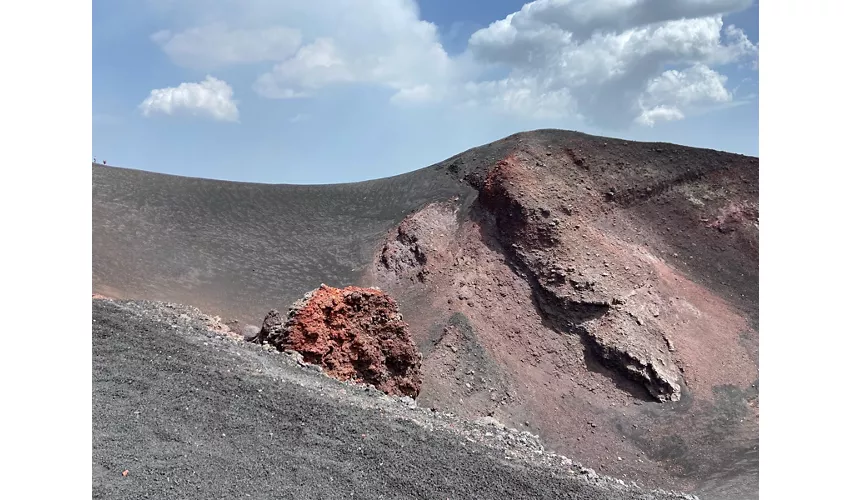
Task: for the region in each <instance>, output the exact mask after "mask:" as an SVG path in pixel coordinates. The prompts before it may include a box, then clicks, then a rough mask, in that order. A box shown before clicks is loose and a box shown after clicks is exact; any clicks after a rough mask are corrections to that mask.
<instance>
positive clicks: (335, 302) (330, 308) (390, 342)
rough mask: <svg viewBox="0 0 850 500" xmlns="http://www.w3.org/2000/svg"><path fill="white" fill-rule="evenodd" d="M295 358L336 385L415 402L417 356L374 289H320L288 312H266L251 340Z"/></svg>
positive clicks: (393, 311) (392, 307) (391, 307)
mask: <svg viewBox="0 0 850 500" xmlns="http://www.w3.org/2000/svg"><path fill="white" fill-rule="evenodd" d="M257 340H258V341H259V342H268V343H269V344H271V345H273V346H274V347H276V348H277V349H278V350H281V351H283V350H292V351H297V352H299V353H301V355H302V356H303V357H304V361H306V362H307V363H311V364H314V365H318V366H321V367H322V368H323V369H324V371H325V373H327V374H328V375H329V376H331V377H334V378H337V379H339V380H352V379H353V380H356V381H358V382H364V383H367V384H371V385H373V386H375V387H376V388H378V389H380V390H381V391H384V392H386V393H387V394H393V395H399V396H410V397H416V396H417V395H418V394H419V389H420V386H421V385H422V380H421V375H420V371H419V370H420V365H421V362H422V356H421V355H420V353H419V351H418V350H417V348H416V345H415V344H414V343H413V340H412V339H411V337H410V334H409V332H408V329H407V324H406V323H405V322H404V321H403V320H402V316H401V314H399V311H398V304H396V302H395V300H393V299H392V298H391V297H390V296H389V295H387V294H385V293H383V292H382V291H380V290H378V289H375V288H360V287H353V286H350V287H347V288H344V289H339V288H334V287H330V286H327V285H324V284H323V285H321V286H320V287H319V288H317V289H316V290H313V291H311V292H309V293H307V294H306V295H305V296H304V297H303V298H302V299H300V300H299V301H297V302H296V303H295V304H293V306H292V307H291V308H290V310H289V313H288V315H287V317H286V318H283V317H282V316H281V314H280V313H279V312H278V311H276V310H272V311H270V312H269V313H268V314H267V315H266V318H265V320H264V321H263V327H262V329H261V331H260V334H259V335H258V337H257Z"/></svg>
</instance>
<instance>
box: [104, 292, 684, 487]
mask: <svg viewBox="0 0 850 500" xmlns="http://www.w3.org/2000/svg"><path fill="white" fill-rule="evenodd" d="M92 345H93V366H92V373H93V381H92V383H93V395H94V397H93V408H92V413H93V415H92V416H93V429H92V437H93V450H92V474H93V484H92V496H93V498H204V499H206V498H249V497H250V498H298V499H307V498H363V499H367V498H368V499H375V498H385V499H391V498H405V499H407V498H435V499H436V498H511V499H519V498H572V499H643V500H650V499H673V498H693V497H689V496H685V495H677V494H673V493H668V492H663V491H654V492H649V491H645V490H640V489H639V488H637V487H634V486H633V485H632V486H629V485H625V484H624V483H623V482H622V481H616V480H612V479H609V478H605V477H601V476H597V475H596V473H595V472H593V471H591V470H588V469H584V468H582V467H580V466H578V465H576V464H571V463H570V461H569V460H566V459H564V458H563V457H557V456H555V455H551V454H547V453H543V452H542V450H541V449H540V445H539V443H537V441H536V440H535V439H533V438H532V437H531V436H530V435H528V434H522V433H518V432H516V431H510V430H505V429H503V428H499V427H495V426H492V424H473V423H465V422H462V421H460V420H457V419H454V418H453V417H451V416H450V415H442V414H437V413H432V412H430V411H429V410H426V409H419V408H414V407H411V406H408V405H407V404H406V403H405V402H404V401H403V400H401V399H397V398H392V397H389V396H386V395H384V394H381V393H378V392H377V391H375V390H369V388H364V387H363V386H357V385H352V384H344V383H341V382H338V381H336V380H333V379H330V378H326V377H324V376H322V375H321V374H319V373H316V372H315V371H310V370H309V369H305V368H302V367H299V365H298V364H297V363H296V362H295V361H293V360H292V359H290V358H289V357H288V356H286V355H283V354H279V353H277V352H269V351H268V350H264V349H263V348H261V347H260V346H257V345H253V344H247V343H244V342H241V341H238V340H234V339H233V338H231V337H227V336H223V335H221V334H219V333H215V332H212V331H210V330H208V329H207V328H206V327H205V324H204V323H203V321H202V319H201V318H200V317H199V313H198V311H197V310H196V309H193V308H188V307H181V306H176V305H172V304H162V303H153V302H132V301H120V302H113V301H109V300H93V301H92ZM124 470H127V471H128V475H127V476H123V475H122V471H124Z"/></svg>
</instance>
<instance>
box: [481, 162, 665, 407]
mask: <svg viewBox="0 0 850 500" xmlns="http://www.w3.org/2000/svg"><path fill="white" fill-rule="evenodd" d="M537 181H538V179H536V178H535V176H534V175H533V174H531V173H530V172H529V171H528V167H527V165H526V164H525V163H524V162H522V161H520V160H519V159H517V158H515V157H514V156H509V157H507V158H505V159H503V160H501V161H499V162H497V163H496V165H494V166H493V167H492V168H491V169H490V171H489V172H488V174H487V176H486V177H485V178H484V179H483V182H481V183H480V184H479V185H478V186H477V187H478V189H479V191H480V196H479V201H480V203H481V205H482V206H483V207H484V208H485V210H487V211H488V212H489V213H490V214H491V215H492V216H493V219H494V221H495V224H496V234H497V235H498V237H499V239H500V240H501V242H502V245H503V246H504V248H506V249H508V253H509V257H510V258H511V260H512V262H513V264H514V265H515V266H516V267H517V268H518V269H519V270H520V271H521V272H522V273H523V274H524V275H525V276H526V279H527V280H528V281H529V283H530V285H531V286H532V289H533V290H534V294H535V299H536V302H537V304H538V306H539V307H540V309H541V311H542V312H543V313H544V314H546V315H547V316H548V318H549V319H550V320H551V321H552V322H553V323H554V324H555V325H557V326H558V328H559V329H561V330H562V331H564V332H567V333H574V334H579V335H581V336H582V337H583V339H584V341H585V342H586V344H587V345H588V347H589V348H590V350H591V351H592V352H593V353H594V354H595V355H596V356H597V357H598V358H599V359H600V361H601V362H602V363H603V364H605V365H607V366H609V367H610V368H612V369H614V370H616V371H618V372H619V373H621V374H623V375H625V376H627V377H629V378H631V379H633V380H635V381H637V382H639V383H641V384H642V385H643V386H644V387H645V388H646V390H647V392H649V394H651V395H652V396H653V397H654V398H655V399H657V400H659V401H678V400H679V399H680V398H681V377H680V375H679V372H678V370H677V368H676V366H675V364H674V361H673V358H672V357H671V356H670V354H669V347H668V346H667V345H666V344H665V338H664V335H663V333H662V332H661V331H659V330H658V329H657V328H651V327H650V325H648V324H646V323H645V321H644V320H643V319H641V318H639V317H638V315H636V313H635V311H633V310H632V309H634V307H633V306H632V304H630V303H629V302H630V301H629V300H627V298H628V297H630V296H632V295H634V292H633V290H634V284H635V280H634V279H633V278H631V277H628V276H626V275H627V274H628V272H629V271H631V270H632V269H634V268H636V267H637V266H639V263H638V262H637V261H636V259H632V258H630V256H629V255H628V252H626V251H623V250H624V249H622V248H610V251H608V252H607V253H605V254H601V255H600V254H599V253H596V252H597V251H598V250H600V249H605V248H606V247H612V246H613V245H615V244H616V242H612V241H609V240H607V239H606V238H605V237H604V235H600V234H599V232H598V231H595V230H594V228H593V227H592V226H591V225H590V224H588V221H587V220H585V219H584V218H582V217H581V216H580V215H579V214H578V211H579V210H578V209H577V208H575V207H574V206H573V205H572V204H571V203H569V200H566V201H565V202H564V203H562V204H561V205H560V206H558V207H557V208H555V209H552V208H550V207H548V206H546V205H545V204H544V203H543V201H544V200H550V201H551V200H553V199H555V200H558V199H560V196H559V194H560V192H561V191H562V188H560V186H549V185H546V184H544V183H541V182H537ZM621 270H622V271H625V272H621Z"/></svg>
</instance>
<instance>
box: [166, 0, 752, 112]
mask: <svg viewBox="0 0 850 500" xmlns="http://www.w3.org/2000/svg"><path fill="white" fill-rule="evenodd" d="M751 4H752V0H679V1H671V0H534V1H532V2H530V3H527V4H525V5H524V6H523V7H522V8H521V9H520V10H518V11H517V12H514V13H512V14H510V15H508V16H506V17H505V18H504V19H501V20H496V21H495V22H493V23H492V24H490V25H489V26H487V27H486V28H483V29H480V30H478V31H477V32H475V33H473V34H472V35H471V37H470V38H469V40H468V43H467V48H466V50H465V51H464V52H463V53H461V54H458V55H453V56H450V55H449V54H448V53H447V52H446V51H445V50H444V48H443V46H442V45H441V43H440V36H439V32H438V29H437V26H436V25H434V24H433V23H431V22H428V21H425V20H423V19H421V16H420V12H419V8H418V5H417V3H416V2H415V1H414V0H360V1H358V2H339V1H338V0H309V1H308V0H291V1H287V2H274V1H271V0H238V1H237V0H220V1H219V2H212V3H209V2H206V1H203V0H182V1H181V2H177V3H174V5H175V7H174V8H178V7H179V9H182V10H181V12H185V11H190V10H191V9H195V11H194V12H195V17H196V18H197V19H195V20H194V21H190V23H189V25H194V26H195V27H193V28H188V29H184V30H182V31H179V32H178V33H177V34H172V33H171V32H170V31H163V32H160V33H157V34H154V35H153V39H154V41H156V43H158V44H160V46H161V47H162V49H163V50H164V51H165V52H166V53H167V54H168V55H169V56H170V57H171V58H172V60H174V61H175V62H177V63H178V64H182V65H186V66H193V65H194V66H215V65H235V64H240V63H246V62H251V63H265V67H264V68H262V69H260V70H258V71H257V76H256V78H255V79H254V83H253V90H254V91H255V92H256V93H257V94H259V95H260V96H262V97H266V98H272V99H294V98H307V97H311V96H317V95H320V94H321V92H323V91H327V90H328V89H332V88H334V87H338V86H345V85H370V86H377V87H381V88H385V89H388V90H390V91H391V97H390V101H391V102H392V103H394V104H399V105H402V104H403V105H416V104H420V105H421V104H428V105H433V104H434V103H437V102H443V103H444V104H448V105H451V106H460V107H464V108H470V109H474V108H477V107H486V108H489V109H491V110H493V109H495V110H498V111H501V112H504V113H509V114H513V115H517V116H523V117H532V118H550V117H575V118H579V119H582V120H585V121H586V122H588V123H590V124H592V125H598V126H602V127H605V128H609V129H616V128H623V127H628V126H630V125H632V124H635V123H637V124H639V125H646V126H651V125H653V124H654V123H657V122H659V121H664V120H678V119H682V118H684V117H686V116H687V115H688V114H690V113H692V112H694V111H695V110H703V109H707V108H711V107H712V106H726V105H729V103H730V100H734V95H735V94H733V93H731V92H729V91H728V90H727V89H726V77H725V76H724V75H723V71H724V68H725V67H726V66H727V65H734V66H735V67H737V68H755V69H757V68H758V44H754V43H752V42H751V41H750V40H749V39H748V37H747V35H746V34H745V33H744V31H743V30H741V29H740V28H738V27H736V26H734V25H730V24H726V23H724V16H725V15H726V14H728V13H731V12H736V11H740V10H742V9H746V8H748V7H749V6H750V5H751ZM183 17H185V16H181V18H183ZM188 17H189V18H191V16H188ZM210 20H213V22H210ZM225 21H226V24H225ZM234 108H235V106H234Z"/></svg>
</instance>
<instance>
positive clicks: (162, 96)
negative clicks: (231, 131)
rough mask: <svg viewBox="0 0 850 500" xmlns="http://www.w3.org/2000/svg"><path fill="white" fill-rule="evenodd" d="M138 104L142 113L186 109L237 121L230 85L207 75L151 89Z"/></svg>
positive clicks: (209, 116)
mask: <svg viewBox="0 0 850 500" xmlns="http://www.w3.org/2000/svg"><path fill="white" fill-rule="evenodd" d="M139 108H140V109H141V111H142V114H143V115H144V116H151V115H153V114H156V113H161V114H166V115H174V114H178V113H187V114H190V115H195V116H203V117H207V118H212V119H214V120H219V121H230V122H238V121H239V109H238V108H237V106H236V102H235V101H234V100H233V89H232V88H231V87H230V85H228V84H227V82H224V81H222V80H219V79H217V78H215V77H212V76H209V75H207V77H206V79H204V81H202V82H198V83H181V84H180V85H178V86H177V87H167V88H162V89H154V90H151V93H150V95H149V96H148V98H147V99H145V100H144V101H143V102H142V103H141V104H140V105H139Z"/></svg>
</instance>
